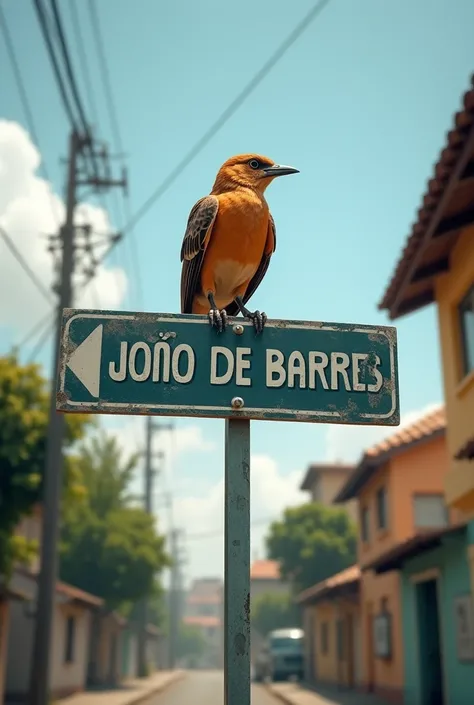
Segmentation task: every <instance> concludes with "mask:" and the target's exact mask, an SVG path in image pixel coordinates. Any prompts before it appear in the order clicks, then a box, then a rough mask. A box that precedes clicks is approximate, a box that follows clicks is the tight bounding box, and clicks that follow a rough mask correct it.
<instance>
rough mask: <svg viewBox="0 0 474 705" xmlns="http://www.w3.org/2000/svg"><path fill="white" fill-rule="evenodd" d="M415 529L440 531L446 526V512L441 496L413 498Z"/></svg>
mask: <svg viewBox="0 0 474 705" xmlns="http://www.w3.org/2000/svg"><path fill="white" fill-rule="evenodd" d="M413 513H414V521H415V529H440V528H442V527H443V526H447V525H448V510H447V507H446V502H445V499H444V495H442V494H416V495H414V497H413Z"/></svg>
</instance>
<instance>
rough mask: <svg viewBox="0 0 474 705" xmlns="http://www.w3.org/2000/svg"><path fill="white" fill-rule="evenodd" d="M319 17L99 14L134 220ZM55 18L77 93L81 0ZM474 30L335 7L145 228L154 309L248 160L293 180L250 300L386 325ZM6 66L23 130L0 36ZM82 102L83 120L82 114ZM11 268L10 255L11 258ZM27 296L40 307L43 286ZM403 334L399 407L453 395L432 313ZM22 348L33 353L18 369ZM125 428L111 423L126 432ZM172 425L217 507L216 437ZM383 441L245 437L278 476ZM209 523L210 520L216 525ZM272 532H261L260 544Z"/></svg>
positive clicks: (179, 472)
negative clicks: (265, 160)
mask: <svg viewBox="0 0 474 705" xmlns="http://www.w3.org/2000/svg"><path fill="white" fill-rule="evenodd" d="M312 5H313V3H312V2H308V0H300V2H299V3H287V2H283V1H282V0H260V2H258V3H255V2H254V1H253V2H251V1H250V0H241V1H240V2H239V3H223V2H222V1H220V2H217V0H202V1H201V2H200V3H192V2H190V1H189V0H188V2H184V1H183V0H181V1H178V2H175V3H167V4H163V3H158V2H156V1H155V0H141V2H140V3H130V2H127V1H126V0H114V1H113V2H112V0H108V1H106V0H102V2H98V3H97V6H98V10H99V14H100V18H101V23H102V30H103V35H104V43H105V51H106V54H107V59H108V64H109V67H110V75H111V82H112V86H113V90H114V93H115V100H116V104H117V109H118V117H119V123H120V128H121V132H122V139H123V142H124V145H125V150H126V152H127V155H128V164H129V168H130V177H131V198H132V209H136V208H138V207H139V206H140V205H141V204H142V203H143V202H144V201H145V199H146V198H147V197H148V196H149V195H150V194H151V193H152V192H153V190H154V189H155V188H156V187H157V186H158V185H159V184H160V183H161V181H162V180H163V179H164V178H165V177H166V176H167V174H168V173H169V171H171V170H172V169H173V167H174V166H175V165H176V163H177V162H179V161H180V160H181V159H182V157H183V156H184V155H185V153H186V152H187V151H188V150H189V149H190V147H191V146H192V145H193V144H194V142H195V141H196V140H197V139H198V138H199V137H200V136H201V135H202V133H203V132H204V131H205V130H206V129H207V128H208V127H209V125H210V124H211V123H212V122H213V121H214V120H215V118H216V117H217V115H218V114H219V113H220V112H221V111H222V110H223V109H224V108H225V107H226V106H227V104H228V103H229V102H230V101H231V100H232V99H233V98H234V97H235V95H236V94H237V93H238V92H239V91H240V90H241V89H242V88H243V86H244V85H245V84H246V83H247V81H248V80H249V79H250V78H251V77H252V75H253V74H254V73H255V71H256V70H258V69H259V68H260V67H261V65H262V64H263V63H264V62H265V61H266V59H267V58H268V56H269V55H270V54H271V53H272V52H273V51H274V49H275V48H276V47H277V46H278V44H279V43H280V42H281V41H282V40H283V39H284V38H285V37H286V35H287V34H288V32H289V31H290V29H291V28H292V27H293V26H294V25H296V23H297V22H298V21H299V20H300V19H301V18H302V17H303V16H304V14H305V13H306V12H307V11H308V10H309V8H310V7H311V6H312ZM2 7H3V9H4V12H5V14H6V17H7V20H8V24H9V27H10V31H11V33H12V35H13V38H14V42H15V46H16V48H17V52H18V55H19V61H20V65H21V70H22V73H23V76H24V80H25V84H26V87H27V90H28V94H29V97H30V102H31V105H32V108H33V111H34V115H35V120H36V124H37V131H38V135H39V141H40V144H39V145H36V146H37V147H38V148H39V150H40V152H41V155H42V158H43V160H44V161H45V163H46V164H47V167H48V171H49V174H50V177H51V180H52V184H53V188H54V190H55V191H56V192H57V193H59V194H62V190H63V166H62V165H61V164H60V161H59V159H60V157H63V156H64V154H65V150H66V146H67V134H68V124H67V121H66V118H65V115H64V113H63V110H62V107H61V104H60V102H59V97H58V92H57V88H56V86H55V84H54V82H53V79H52V73H51V67H50V64H49V62H48V59H47V56H46V53H45V49H44V46H43V44H42V40H41V36H40V33H39V29H38V24H37V19H36V15H35V14H34V11H33V4H32V3H26V2H22V3H19V2H13V0H3V2H2ZM61 7H62V8H63V14H64V19H65V22H66V29H67V30H68V36H69V37H70V38H71V46H72V49H73V57H74V60H75V61H76V65H77V71H78V74H79V77H80V80H81V87H82V88H83V84H82V73H81V71H80V65H79V63H78V54H77V51H76V46H75V44H74V34H73V33H72V31H71V12H70V3H67V2H63V3H61ZM76 7H77V8H78V10H79V16H80V20H81V28H82V34H83V35H84V36H85V38H86V51H87V54H88V56H89V61H90V63H91V65H92V66H94V64H96V62H97V59H96V54H95V47H94V45H93V43H92V40H91V34H90V17H89V15H88V13H87V3H80V2H78V1H77V0H76ZM473 26H474V4H473V3H472V2H469V0H457V2H456V3H455V11H454V10H453V3H452V0H451V1H450V0H417V1H416V2H412V3H408V2H405V3H387V2H380V0H365V2H363V3H355V2H351V0H332V2H330V3H329V5H328V6H327V7H326V8H325V9H324V11H323V12H322V13H321V15H320V16H319V18H317V19H316V20H315V22H314V23H313V24H312V25H311V26H310V27H309V28H308V30H307V31H306V32H305V34H304V35H303V36H302V37H301V38H300V39H299V40H298V42H297V43H296V44H295V45H294V46H293V47H292V48H291V49H290V50H289V51H288V53H287V54H286V55H285V56H284V57H283V59H282V60H281V61H280V62H279V63H278V64H277V66H276V67H275V68H274V70H273V71H272V72H271V74H270V75H269V76H268V77H267V78H266V79H265V80H264V81H263V83H262V84H261V85H260V87H259V88H258V89H257V90H256V91H255V92H254V93H253V94H252V95H251V96H250V98H249V99H248V100H247V101H246V102H245V104H244V105H243V106H242V107H241V108H240V109H239V110H238V111H237V112H236V114H235V115H234V116H233V117H232V119H231V120H230V121H229V122H228V123H227V124H226V125H225V127H224V128H223V129H222V130H221V131H220V132H219V133H218V134H217V135H216V136H215V137H214V138H213V140H212V141H211V142H210V144H209V145H208V146H207V147H206V148H205V149H204V150H203V152H202V153H201V154H200V155H199V156H198V157H197V158H196V159H195V160H194V161H193V162H191V163H190V164H189V165H188V166H187V167H186V168H185V169H184V170H183V171H182V174H181V175H180V176H179V178H178V179H177V180H176V182H175V183H174V185H173V186H172V187H171V188H170V189H169V190H168V191H167V192H166V194H165V195H164V196H163V197H162V198H161V199H160V201H159V202H158V203H157V204H156V205H155V206H154V207H153V208H152V209H151V210H150V211H149V212H148V213H147V215H146V216H145V217H144V218H143V219H142V220H141V221H140V222H139V223H138V225H137V227H136V228H135V238H136V241H137V244H138V255H139V263H140V276H141V281H142V287H143V293H144V307H145V309H146V310H151V311H177V310H178V309H179V276H180V262H179V249H180V246H181V240H182V236H183V232H184V228H185V224H186V220H187V217H188V213H189V210H190V208H191V207H192V205H193V204H194V202H195V201H196V200H197V199H198V198H200V197H201V196H203V195H205V194H206V193H208V192H209V190H210V188H211V186H212V183H213V179H214V176H215V173H216V171H217V169H218V167H219V166H220V164H221V163H222V162H223V161H224V160H225V159H226V158H227V157H229V156H231V155H233V154H236V153H239V152H251V151H256V152H259V153H263V154H266V155H268V156H270V157H271V158H273V159H275V161H280V162H282V163H285V164H291V165H293V166H295V167H297V168H298V169H300V171H301V173H300V174H299V175H297V176H294V177H291V178H288V179H281V180H279V181H277V182H276V183H274V184H272V185H271V187H270V188H269V190H268V201H269V204H270V207H271V210H272V213H273V216H274V218H275V221H276V224H277V234H278V249H277V252H276V254H275V256H274V258H273V260H272V263H271V267H270V270H269V272H268V275H267V277H266V279H265V282H264V284H263V285H262V286H261V288H260V289H259V291H258V293H257V294H256V295H255V296H254V299H253V301H254V302H255V307H258V308H260V309H264V310H265V311H266V312H267V314H268V315H269V317H277V318H303V319H308V320H329V321H340V322H359V323H369V324H375V323H386V322H387V320H386V317H385V315H384V314H382V313H379V312H378V311H377V310H376V304H377V302H378V300H379V299H380V297H381V295H382V293H383V290H384V288H385V286H386V284H387V282H388V278H389V276H390V274H391V272H392V270H393V267H394V264H395V261H396V260H397V259H398V257H399V254H400V251H401V248H402V246H403V244H404V241H405V239H406V236H407V234H408V231H409V226H410V223H411V222H412V221H413V220H414V217H415V212H416V210H417V208H418V207H419V204H420V200H421V196H422V193H423V191H424V188H425V184H426V181H427V179H428V178H429V177H430V175H431V171H432V165H433V163H434V161H435V160H436V158H437V156H438V153H439V150H440V148H441V147H442V146H443V143H444V138H445V134H446V131H447V130H448V129H449V128H450V126H451V124H452V116H453V113H454V112H455V111H456V110H457V109H458V108H459V105H460V96H461V95H462V93H463V92H464V91H465V90H466V88H467V86H468V80H469V75H470V73H471V72H472V71H473V70H474V44H473V43H472V27H473ZM0 66H1V67H2V97H1V100H0V120H2V119H6V120H9V121H14V122H18V123H19V124H20V125H22V126H24V127H26V123H25V115H24V113H23V110H22V106H21V102H20V99H19V94H18V90H17V87H16V84H15V81H14V77H13V73H12V71H11V67H10V65H9V63H8V59H7V56H6V53H5V47H4V45H3V43H2V41H1V40H0ZM93 83H94V94H95V98H96V102H97V103H98V127H99V133H100V135H101V136H102V137H103V138H105V139H107V140H111V139H112V133H111V126H110V121H109V119H108V114H107V111H106V105H105V101H104V98H103V88H102V86H101V82H100V75H99V73H98V71H97V70H95V71H94V76H93ZM84 95H85V96H86V94H85V93H84ZM86 105H87V106H88V113H89V114H91V110H90V105H88V103H87V99H86ZM0 143H1V141H0ZM0 166H1V151H0ZM0 172H1V170H0ZM1 216H2V212H1V210H0V218H1ZM114 225H116V226H117V227H118V226H119V225H120V222H118V223H114ZM130 242H131V241H129V242H128V243H124V245H122V246H120V248H119V250H118V252H117V255H116V259H115V260H114V262H115V264H116V265H117V266H121V267H124V268H125V269H126V271H127V274H128V277H129V279H130V293H129V295H128V296H127V298H126V300H125V303H124V306H125V307H126V308H132V309H134V308H139V306H140V303H139V299H138V296H137V292H138V288H137V284H136V281H135V280H134V273H133V269H131V268H130V261H131V260H130ZM7 257H9V255H7V254H4V253H3V251H2V258H4V262H6V258H7ZM15 267H17V265H16V264H15V263H14V262H13V260H11V261H9V263H8V268H9V269H10V270H12V271H15V272H16V274H15V276H16V278H17V279H18V280H19V281H20V280H21V278H22V277H23V280H22V284H21V285H22V286H23V287H24V288H25V291H26V289H27V288H28V287H30V284H29V283H28V281H27V280H26V278H24V275H23V274H22V273H21V271H20V270H19V269H17V270H15ZM28 291H29V289H28ZM30 293H31V292H30ZM30 293H28V295H30ZM31 295H32V296H36V295H35V294H34V291H33V292H32V293H31ZM26 296H27V294H25V297H26ZM26 301H27V299H26V298H25V302H26ZM8 305H9V304H8ZM24 305H25V306H28V304H27V303H25V304H24ZM2 310H3V311H4V312H5V310H6V309H5V305H4V306H3V307H2V309H0V316H1V318H0V352H1V351H6V350H8V349H9V347H10V345H11V344H12V343H13V342H15V341H18V340H19V339H20V338H21V337H22V334H23V333H24V330H26V329H27V326H26V328H22V329H21V330H20V328H19V327H18V326H16V325H15V321H12V320H11V318H9V317H8V316H7V315H6V314H4V315H3V316H2ZM33 323H34V320H30V325H32V324H33ZM397 327H398V334H399V365H400V396H401V408H402V413H404V414H406V413H408V412H411V411H414V410H417V409H422V408H424V407H426V406H427V405H429V404H431V403H433V402H437V401H440V400H441V399H442V389H441V374H440V358H439V346H438V337H437V328H436V315H435V310H434V308H433V307H432V308H430V309H427V310H425V311H422V312H421V313H417V314H414V315H412V316H408V317H406V318H404V319H402V320H400V321H399V322H397ZM29 352H30V351H29V349H28V346H25V348H24V349H23V350H22V355H23V356H24V357H25V359H27V357H28V354H29ZM50 353H51V346H50V345H49V346H46V347H45V348H44V350H43V351H42V353H41V354H40V355H39V358H38V359H39V361H40V362H42V363H44V364H45V365H47V369H48V370H49V366H50ZM122 423H126V422H121V421H118V420H115V421H113V422H109V425H110V424H111V425H112V426H113V427H114V428H118V427H119V426H120V424H122ZM128 428H131V427H130V426H129V427H128ZM139 428H141V427H139V426H138V425H136V426H134V429H135V430H134V432H133V433H131V434H130V435H131V436H133V438H134V439H135V440H136V439H137V433H139V431H138V430H137V429H139ZM178 428H179V429H181V430H180V433H181V436H179V434H178V435H177V439H176V442H177V443H178V445H179V440H180V438H181V439H185V440H184V442H183V448H182V452H180V453H175V454H174V456H173V463H172V466H173V468H172V475H173V484H174V485H175V487H176V491H177V493H178V495H179V496H181V497H182V499H183V502H184V501H185V500H186V501H190V500H191V499H192V497H193V496H195V497H196V498H197V497H201V498H204V497H208V495H209V493H210V492H212V491H213V488H214V489H215V487H216V483H218V482H219V480H220V478H221V476H222V462H223V454H222V435H223V424H222V423H219V422H211V421H204V420H203V421H198V422H196V421H192V423H191V422H187V421H179V422H178ZM371 434H372V435H371ZM377 434H378V435H377ZM379 436H380V429H375V430H373V432H372V431H370V432H367V431H364V432H360V433H359V432H357V431H354V430H349V431H346V430H345V429H338V430H337V432H336V431H335V430H333V431H332V432H330V433H329V434H328V429H327V427H326V426H318V425H296V424H281V423H279V424H275V423H254V424H253V428H252V452H253V453H255V454H256V455H257V456H258V457H260V459H262V458H263V459H266V460H271V462H273V463H276V467H277V470H276V472H277V473H278V478H279V480H278V481H280V480H281V479H282V478H293V476H294V477H297V476H298V477H299V476H300V475H301V472H302V471H303V469H304V468H305V466H306V465H307V464H308V463H309V462H311V461H316V460H321V459H324V458H326V457H327V456H328V454H332V455H334V454H336V455H337V456H339V457H341V458H352V457H356V456H357V454H358V452H360V450H362V448H363V447H364V444H365V443H368V442H370V441H371V440H372V438H377V437H379ZM190 439H191V440H190ZM328 446H331V447H330V448H328ZM334 449H335V450H334ZM266 460H265V462H266ZM262 462H263V461H262ZM268 467H269V466H268V465H267V470H268ZM294 473H296V474H295V475H293V474H294ZM270 475H271V473H270ZM268 477H270V476H268ZM269 481H270V480H269ZM262 492H263V490H262ZM193 493H194V494H193ZM268 493H272V487H271V486H269V487H268ZM283 494H284V492H283ZM185 506H187V507H188V506H189V505H185ZM207 506H209V505H207ZM272 506H273V505H271V503H269V502H267V503H266V504H265V502H263V504H261V511H264V510H266V511H269V512H270V513H271V511H272ZM273 508H274V510H276V509H277V504H275V506H274V507H273ZM255 511H257V509H255ZM183 512H184V510H183ZM207 514H208V511H206V510H205V509H203V511H202V514H201V515H199V516H201V519H199V518H198V519H196V521H193V522H191V528H190V526H189V522H188V526H187V527H186V528H187V530H188V531H189V532H191V531H192V528H193V526H195V524H196V522H198V523H199V526H195V530H196V532H199V530H200V528H201V526H202V525H203V524H202V522H203V521H204V516H205V515H206V516H207ZM257 518H258V517H257ZM211 519H212V517H211ZM209 521H210V520H209ZM207 526H208V524H206V527H207ZM209 526H210V528H211V529H212V527H213V526H216V524H215V523H214V525H212V522H211V521H210V523H209ZM216 528H217V530H218V529H219V526H217V527H216ZM263 531H264V528H263V529H259V532H260V533H259V537H260V538H259V541H260V540H261V533H262V532H263ZM216 545H217V544H216ZM194 546H195V544H191V543H190V551H191V552H193V553H192V556H194V558H193V557H191V564H190V568H189V570H190V571H191V574H198V573H199V572H200V571H201V568H202V563H203V561H204V563H205V569H206V570H208V571H209V570H213V569H214V567H215V565H217V564H216V563H213V560H214V559H213V558H212V555H213V551H218V552H219V551H220V549H218V548H212V549H209V548H208V547H206V546H204V547H202V551H203V553H202V554H197V553H196V552H195V548H194ZM204 554H206V555H204ZM207 555H211V558H206V556H207ZM196 556H197V557H196ZM219 560H220V558H219ZM206 561H207V562H206ZM216 561H217V559H216ZM202 569H203V570H204V568H202ZM216 569H217V568H216Z"/></svg>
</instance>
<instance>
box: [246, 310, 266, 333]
mask: <svg viewBox="0 0 474 705" xmlns="http://www.w3.org/2000/svg"><path fill="white" fill-rule="evenodd" d="M247 318H249V319H250V320H251V321H252V323H253V325H254V328H255V332H256V333H257V335H258V334H259V333H261V332H262V331H263V329H264V328H265V323H266V322H267V314H266V313H265V312H264V311H261V312H260V311H254V312H253V313H249V314H248V316H247Z"/></svg>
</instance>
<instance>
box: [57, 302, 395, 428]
mask: <svg viewBox="0 0 474 705" xmlns="http://www.w3.org/2000/svg"><path fill="white" fill-rule="evenodd" d="M57 409H58V410H59V411H65V412H74V411H75V412H88V413H101V414H104V413H110V414H161V415H164V416H188V417H189V416H201V417H213V418H244V419H268V420H276V421H305V422H308V421H314V422H320V423H338V424H368V425H387V426H397V425H398V424H399V423H400V411H399V401H398V365H397V336H396V329H395V328H393V327H387V326H365V325H345V324H340V323H320V322H307V321H280V320H269V321H268V322H267V324H266V326H265V329H264V331H263V333H262V334H261V335H256V334H255V330H254V328H253V325H252V324H251V323H250V322H248V321H247V320H245V319H242V318H234V319H230V321H229V325H228V327H227V329H226V330H225V332H223V333H218V332H217V331H216V330H215V329H213V328H212V327H211V326H210V325H209V322H208V320H207V317H205V316H191V315H172V314H163V313H127V312H118V311H89V310H75V309H65V310H64V312H63V326H62V334H61V349H60V369H59V382H58V391H57Z"/></svg>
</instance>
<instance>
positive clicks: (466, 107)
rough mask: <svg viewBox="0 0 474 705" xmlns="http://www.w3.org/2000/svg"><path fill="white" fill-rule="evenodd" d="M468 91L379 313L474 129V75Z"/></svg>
mask: <svg viewBox="0 0 474 705" xmlns="http://www.w3.org/2000/svg"><path fill="white" fill-rule="evenodd" d="M470 83H471V87H470V88H469V89H468V90H467V91H466V93H465V94H464V97H463V100H462V108H461V110H460V111H459V112H458V113H456V114H455V116H454V121H453V122H454V125H453V128H452V129H451V130H450V131H449V132H448V133H447V135H446V146H445V147H444V148H443V149H442V150H441V153H440V156H439V158H438V161H437V163H436V164H435V166H434V169H433V171H434V173H433V177H432V178H431V179H429V180H428V184H427V191H426V193H425V195H424V196H423V198H422V205H421V208H420V209H419V210H418V213H417V219H416V221H415V222H414V224H413V225H412V229H411V233H410V235H409V237H408V239H407V242H406V244H405V247H404V249H403V251H402V254H401V256H400V259H399V261H398V264H397V265H396V268H395V272H394V274H393V276H392V278H391V280H390V282H389V284H388V286H387V289H386V291H385V293H384V295H383V297H382V299H381V301H380V303H379V305H378V308H379V309H390V307H391V305H392V304H393V301H394V299H395V296H396V293H397V291H398V289H399V287H400V286H401V284H402V282H403V279H404V277H405V276H406V274H407V272H408V269H409V267H410V266H411V262H412V259H413V257H414V256H415V255H416V254H417V252H418V250H419V249H420V247H421V246H422V244H423V239H424V236H425V233H426V230H427V226H428V224H429V223H430V219H431V215H432V214H433V211H434V210H435V208H436V207H437V206H438V204H439V202H440V200H441V198H442V197H443V195H444V192H445V189H446V186H447V184H448V181H449V179H450V177H451V176H452V174H453V172H454V170H455V167H456V165H457V162H458V159H459V157H460V156H461V155H462V153H463V148H464V146H465V144H466V143H467V140H468V138H469V134H470V130H471V128H472V127H473V125H474V74H473V75H472V76H471V79H470Z"/></svg>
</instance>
